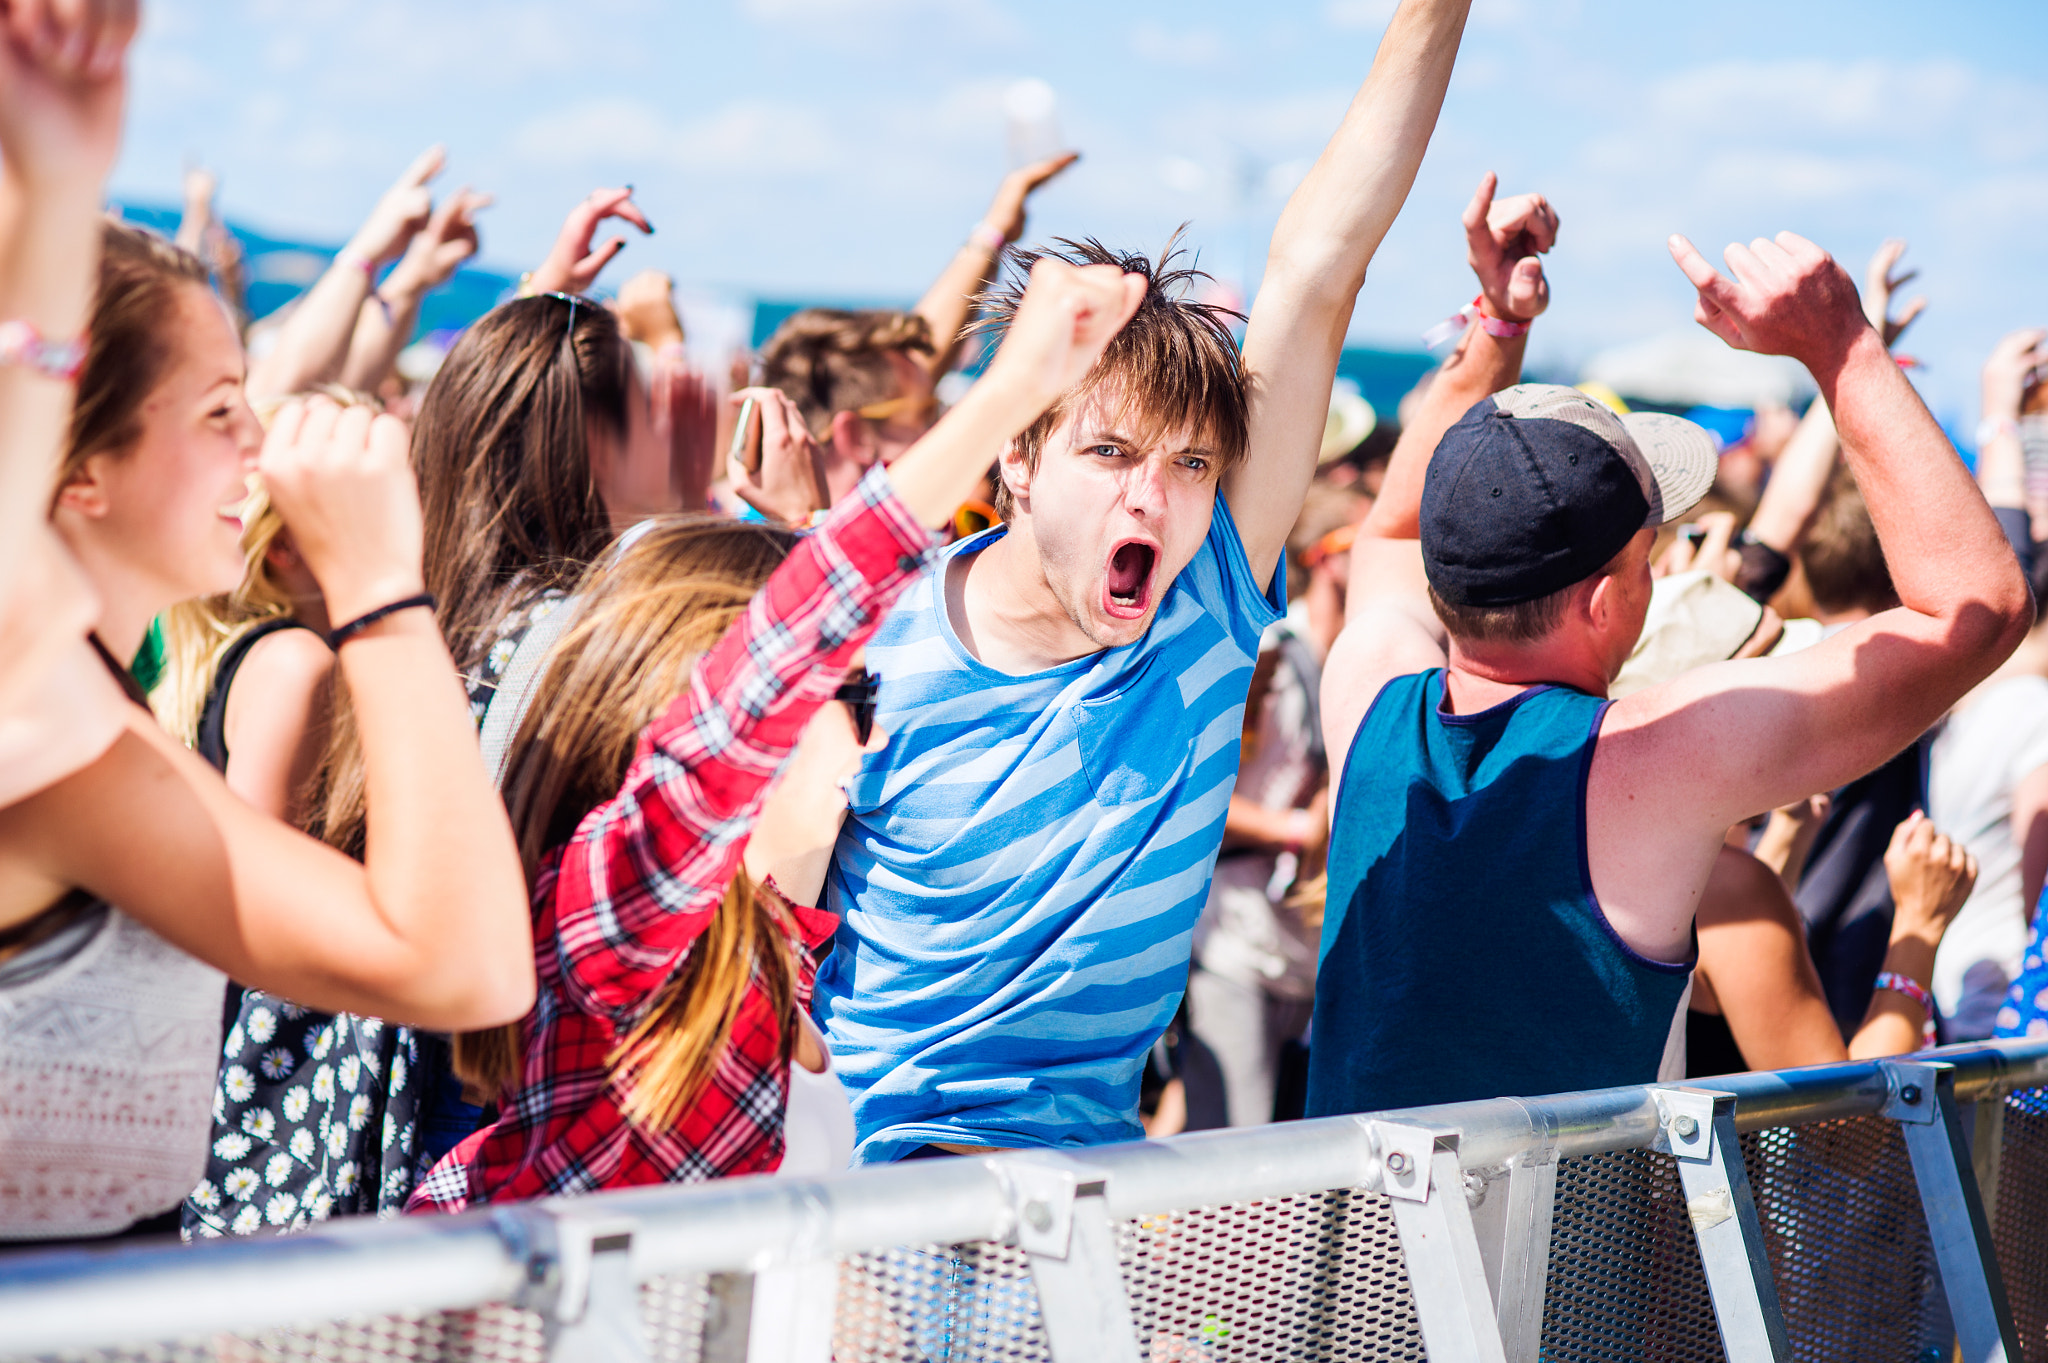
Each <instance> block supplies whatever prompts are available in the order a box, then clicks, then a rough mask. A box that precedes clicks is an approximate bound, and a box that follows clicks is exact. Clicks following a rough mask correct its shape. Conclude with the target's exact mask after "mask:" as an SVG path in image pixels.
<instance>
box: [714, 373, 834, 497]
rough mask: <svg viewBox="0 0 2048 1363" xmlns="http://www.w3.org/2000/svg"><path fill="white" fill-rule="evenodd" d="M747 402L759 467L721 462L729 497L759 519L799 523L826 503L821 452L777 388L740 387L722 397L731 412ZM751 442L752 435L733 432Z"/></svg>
mask: <svg viewBox="0 0 2048 1363" xmlns="http://www.w3.org/2000/svg"><path fill="white" fill-rule="evenodd" d="M749 399H752V400H753V402H754V405H755V407H756V409H757V417H756V418H755V419H758V420H759V421H760V423H761V459H760V467H759V468H757V469H755V470H754V471H752V472H749V471H748V470H747V467H746V465H745V464H743V463H741V462H740V460H739V459H738V458H737V457H728V458H727V460H726V461H725V476H726V478H727V479H729V480H730V482H731V484H732V490H733V495H734V496H736V497H738V498H739V499H740V500H741V501H743V502H745V503H746V504H747V505H748V506H751V507H752V508H754V510H756V511H758V512H760V513H761V514H762V515H764V516H773V517H774V518H775V519H777V520H779V521H783V522H785V523H787V524H789V525H802V524H804V523H805V522H806V521H808V520H809V519H810V518H811V513H812V512H814V511H823V510H825V509H826V508H827V507H829V506H830V505H832V496H831V493H830V492H829V491H827V490H826V486H825V451H824V450H822V449H820V448H819V447H818V442H817V441H815V440H813V439H811V433H810V431H809V430H807V429H806V428H805V426H804V414H803V411H802V409H800V408H799V407H798V406H797V405H796V402H795V401H794V400H793V399H792V398H791V397H790V396H789V394H787V393H785V392H783V391H782V390H781V389H780V388H743V389H741V390H740V391H739V392H737V393H734V394H733V395H732V396H731V397H729V398H727V399H726V402H727V403H728V404H730V405H731V406H733V407H735V408H739V407H742V406H743V405H744V404H745V403H746V402H747V401H748V400H749ZM737 434H738V438H740V439H745V440H751V439H752V438H753V437H752V433H751V432H745V433H737Z"/></svg>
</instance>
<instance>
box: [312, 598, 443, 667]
mask: <svg viewBox="0 0 2048 1363" xmlns="http://www.w3.org/2000/svg"><path fill="white" fill-rule="evenodd" d="M440 604H441V603H440V602H438V601H436V600H435V599H434V594H433V593H432V592H418V593H415V594H414V595H412V596H408V597H405V598H404V599H402V600H399V601H393V602H392V603H391V604H390V605H388V606H379V607H377V609H375V610H373V611H370V612H368V613H366V614H363V615H358V616H357V617H356V618H355V619H353V620H351V621H349V622H348V623H347V624H345V625H343V626H341V627H340V628H339V629H336V630H334V631H333V632H331V633H330V634H328V636H327V646H328V647H329V648H331V649H333V650H335V651H336V652H337V653H338V652H340V651H341V646H342V645H343V644H345V643H347V642H348V641H349V640H351V639H353V638H355V637H356V635H358V634H361V633H362V632H363V631H364V630H366V629H368V628H369V627H370V626H372V625H374V624H376V623H377V622H378V621H379V620H382V619H383V618H384V617H385V616H387V615H396V614H398V612H400V611H409V610H413V609H415V608H416V607H420V606H424V607H426V608H427V609H428V610H433V609H435V608H436V607H437V606H439V605H440Z"/></svg>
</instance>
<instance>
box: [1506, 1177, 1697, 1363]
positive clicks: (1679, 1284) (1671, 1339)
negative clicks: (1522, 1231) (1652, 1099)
mask: <svg viewBox="0 0 2048 1363" xmlns="http://www.w3.org/2000/svg"><path fill="white" fill-rule="evenodd" d="M1543 1356H1544V1358H1545V1359H1547V1360H1555V1363H1608V1360H1613V1361H1614V1363H1622V1360H1629V1361H1630V1363H1634V1361H1635V1360H1642V1359H1656V1360H1668V1361H1669V1363H1695V1361H1696V1363H1720V1360H1721V1359H1722V1353H1721V1337H1720V1334H1719V1332H1718V1331H1717V1330H1716V1328H1715V1326H1714V1309H1713V1306H1712V1304H1711V1303H1710V1302H1709V1301H1708V1300H1707V1284H1706V1280H1705V1279H1704V1278H1703V1277H1701V1275H1700V1267H1699V1251H1698V1249H1697V1248H1696V1247H1695V1245H1694V1242H1693V1235H1692V1224H1691V1222H1689V1221H1688V1220H1687V1219H1686V1215H1685V1197H1684V1195H1683V1194H1682V1193H1681V1192H1680V1191H1679V1186H1678V1167H1677V1165H1676V1164H1675V1163H1674V1162H1673V1161H1672V1159H1671V1157H1670V1156H1669V1155H1659V1154H1655V1153H1653V1152H1650V1151H1625V1152H1622V1153H1618V1154H1610V1155H1594V1156H1591V1157H1589V1158H1586V1159H1568V1160H1560V1161H1558V1167H1557V1211H1556V1215H1555V1220H1554V1222H1553V1224H1552V1230H1551V1240H1550V1276H1549V1278H1548V1279H1547V1281H1546V1283H1545V1286H1544V1293H1543Z"/></svg>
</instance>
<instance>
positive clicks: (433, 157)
mask: <svg viewBox="0 0 2048 1363" xmlns="http://www.w3.org/2000/svg"><path fill="white" fill-rule="evenodd" d="M447 160H448V153H447V152H446V150H444V149H443V148H442V147H441V146H440V145H439V144H438V143H437V144H436V145H434V146H431V147H428V148H427V149H426V150H425V151H423V152H421V153H420V154H419V155H418V156H416V157H414V158H413V162H412V164H411V165H409V166H407V167H406V168H405V172H404V174H402V175H400V176H399V177H398V179H397V180H396V181H394V182H393V183H392V186H391V188H389V189H387V190H385V191H384V195H383V197H382V198H380V199H378V200H377V206H376V207H375V208H372V209H371V210H370V216H369V217H367V218H365V219H363V225H362V226H361V227H358V228H357V229H356V234H355V235H354V236H353V237H350V238H349V242H348V245H346V246H344V247H342V248H341V254H342V256H344V257H345V258H347V259H349V260H352V261H354V262H355V263H356V264H358V265H362V266H365V267H368V266H374V265H382V264H383V263H384V262H385V261H387V260H390V259H392V258H393V257H395V256H396V255H398V253H399V252H401V251H403V250H404V249H405V247H406V243H408V242H410V241H411V240H412V239H413V236H414V234H416V233H417V232H418V231H419V230H420V229H421V228H422V227H425V226H426V225H427V222H428V220H429V219H431V218H432V217H433V214H434V195H433V191H432V190H430V189H428V188H427V181H429V180H431V179H433V178H434V177H435V176H436V175H439V174H440V173H441V167H442V166H443V165H444V164H446V162H447Z"/></svg>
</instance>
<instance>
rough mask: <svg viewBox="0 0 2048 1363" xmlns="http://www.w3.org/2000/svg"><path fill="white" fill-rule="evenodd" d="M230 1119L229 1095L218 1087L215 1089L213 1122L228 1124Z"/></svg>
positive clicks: (220, 1124) (215, 1123)
mask: <svg viewBox="0 0 2048 1363" xmlns="http://www.w3.org/2000/svg"><path fill="white" fill-rule="evenodd" d="M227 1120H228V1096H227V1095H226V1094H225V1093H222V1092H221V1091H220V1090H219V1089H218V1088H216V1089H214V1091H213V1124H214V1125H215V1126H226V1125H227Z"/></svg>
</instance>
